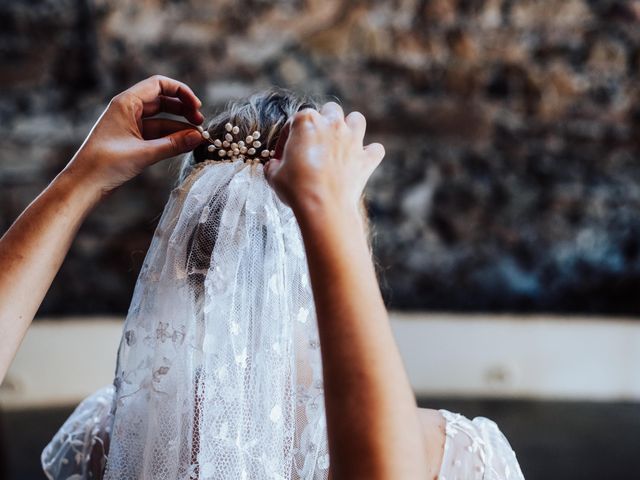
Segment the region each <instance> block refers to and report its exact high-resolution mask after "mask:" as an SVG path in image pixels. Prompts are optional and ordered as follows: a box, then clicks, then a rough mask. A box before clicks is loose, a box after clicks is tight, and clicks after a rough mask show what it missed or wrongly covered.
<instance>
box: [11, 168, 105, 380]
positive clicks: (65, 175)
mask: <svg viewBox="0 0 640 480" xmlns="http://www.w3.org/2000/svg"><path fill="white" fill-rule="evenodd" d="M76 177H77V174H76V173H75V172H74V171H73V169H65V170H64V171H63V172H62V173H60V174H59V175H58V176H57V177H56V178H55V179H54V180H53V181H52V182H51V184H50V185H49V186H48V187H47V188H46V189H45V190H44V191H43V192H42V193H41V194H40V195H39V196H38V197H37V198H36V199H35V200H34V201H33V202H32V203H31V205H29V207H28V208H27V209H26V210H25V211H24V212H23V213H22V214H21V215H20V217H18V219H17V220H16V221H15V223H14V224H13V225H12V226H11V228H10V229H9V230H8V231H7V232H6V234H5V235H4V236H3V237H2V238H1V239H0V381H1V380H2V378H4V375H5V374H6V371H7V369H8V368H9V364H10V363H11V360H12V359H13V357H14V355H15V353H16V351H17V349H18V347H19V345H20V342H21V341H22V338H23V337H24V335H25V332H26V330H27V328H28V327H29V324H30V323H31V320H33V317H34V316H35V314H36V312H37V311H38V308H39V307H40V304H41V303H42V300H43V298H44V296H45V294H46V293H47V290H48V289H49V287H50V286H51V283H52V281H53V279H54V277H55V276H56V274H57V272H58V270H59V269H60V265H61V264H62V262H63V260H64V257H65V256H66V254H67V251H68V250H69V247H70V245H71V242H72V241H73V238H74V237H75V234H76V232H77V230H78V228H79V227H80V225H81V223H82V221H83V219H84V218H85V216H86V215H87V213H88V212H89V211H90V210H91V208H92V207H93V206H94V205H95V203H96V202H97V201H98V199H99V195H100V194H99V192H98V191H95V190H94V189H91V188H90V187H86V186H83V182H80V181H78V178H76Z"/></svg>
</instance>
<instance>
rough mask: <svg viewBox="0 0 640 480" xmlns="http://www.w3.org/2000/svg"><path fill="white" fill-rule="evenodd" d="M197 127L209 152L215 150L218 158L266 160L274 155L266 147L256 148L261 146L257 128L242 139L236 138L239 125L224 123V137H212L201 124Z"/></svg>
mask: <svg viewBox="0 0 640 480" xmlns="http://www.w3.org/2000/svg"><path fill="white" fill-rule="evenodd" d="M197 128H198V130H199V131H200V133H201V134H202V138H204V139H205V140H207V141H208V142H209V145H208V146H207V150H208V151H209V152H211V153H213V152H215V151H217V152H218V157H220V160H244V161H249V160H258V161H266V160H267V159H269V158H271V157H273V156H274V155H275V151H274V150H269V149H267V148H264V149H262V150H260V151H259V150H258V149H259V148H260V147H262V142H260V140H259V138H260V132H259V131H258V130H256V131H255V132H253V133H252V134H250V135H247V136H246V137H245V138H244V140H242V139H237V138H236V136H237V135H238V134H239V133H240V127H238V126H237V125H232V124H231V123H226V124H225V126H224V129H225V130H226V131H227V133H225V135H224V138H216V139H212V138H211V134H210V133H209V132H208V131H207V130H205V129H203V128H202V127H201V126H198V127H197ZM258 151H259V153H258Z"/></svg>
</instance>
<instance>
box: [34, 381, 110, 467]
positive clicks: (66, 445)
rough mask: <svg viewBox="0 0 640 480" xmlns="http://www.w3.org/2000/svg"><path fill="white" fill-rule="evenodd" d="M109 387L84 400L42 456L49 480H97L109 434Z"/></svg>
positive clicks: (103, 461) (107, 447)
mask: <svg viewBox="0 0 640 480" xmlns="http://www.w3.org/2000/svg"><path fill="white" fill-rule="evenodd" d="M113 396H114V388H113V385H110V386H108V387H104V388H101V389H100V390H98V391H97V392H95V393H94V394H92V395H91V396H89V397H87V398H86V399H84V400H83V401H82V402H81V403H80V405H78V407H77V408H76V409H75V410H74V412H73V413H72V414H71V415H70V416H69V418H68V419H67V421H66V422H64V425H62V427H61V428H60V430H58V433H56V435H55V436H54V437H53V439H52V440H51V442H49V444H48V445H47V446H46V447H45V449H44V451H43V452H42V456H41V461H42V469H43V470H44V473H45V475H46V476H47V478H48V479H50V480H81V479H100V478H102V475H103V471H104V468H105V464H106V460H107V457H106V452H107V451H108V449H109V432H110V430H111V420H112V415H111V407H112V401H113Z"/></svg>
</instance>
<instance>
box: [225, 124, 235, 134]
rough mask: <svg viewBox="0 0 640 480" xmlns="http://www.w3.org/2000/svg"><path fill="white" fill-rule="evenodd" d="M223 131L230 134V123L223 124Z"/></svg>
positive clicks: (231, 128) (231, 127) (231, 126)
mask: <svg viewBox="0 0 640 480" xmlns="http://www.w3.org/2000/svg"><path fill="white" fill-rule="evenodd" d="M224 129H225V130H226V131H227V132H230V131H231V130H233V125H231V124H230V123H225V125H224Z"/></svg>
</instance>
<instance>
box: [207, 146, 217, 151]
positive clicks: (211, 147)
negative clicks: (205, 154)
mask: <svg viewBox="0 0 640 480" xmlns="http://www.w3.org/2000/svg"><path fill="white" fill-rule="evenodd" d="M215 149H216V147H214V146H213V145H209V146H208V147H207V150H209V151H210V152H213V151H214V150H215Z"/></svg>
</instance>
